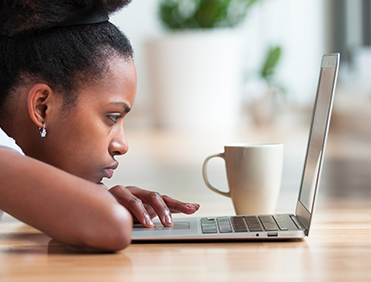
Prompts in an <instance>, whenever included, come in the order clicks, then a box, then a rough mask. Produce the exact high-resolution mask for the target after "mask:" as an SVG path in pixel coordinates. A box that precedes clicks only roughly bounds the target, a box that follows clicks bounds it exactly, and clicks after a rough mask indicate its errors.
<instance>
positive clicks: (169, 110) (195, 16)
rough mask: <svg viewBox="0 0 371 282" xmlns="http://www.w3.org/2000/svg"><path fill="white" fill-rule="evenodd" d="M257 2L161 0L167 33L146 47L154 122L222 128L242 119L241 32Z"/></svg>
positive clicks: (161, 17)
mask: <svg viewBox="0 0 371 282" xmlns="http://www.w3.org/2000/svg"><path fill="white" fill-rule="evenodd" d="M258 1H259V0H160V2H159V8H158V16H159V20H160V22H161V23H162V24H163V26H164V29H165V32H164V34H163V36H161V37H159V38H155V39H153V40H150V41H149V42H148V44H147V46H146V48H147V58H148V62H149V64H148V69H149V76H150V77H149V78H150V81H151V82H152V85H151V91H152V94H153V109H154V114H155V117H156V119H155V122H156V124H157V125H159V126H161V127H165V128H177V129H180V130H183V129H185V130H188V129H191V130H197V131H203V132H204V131H205V130H208V131H218V132H223V131H224V132H225V131H227V130H228V131H230V130H234V129H236V127H237V126H238V122H239V120H240V116H239V115H240V107H241V95H242V85H243V75H242V73H243V71H242V64H241V61H242V60H241V54H242V47H243V46H242V40H241V39H242V34H241V33H240V32H239V31H238V30H236V28H235V27H236V26H238V25H239V24H240V23H242V22H243V20H244V19H245V18H246V15H247V12H248V10H249V9H250V7H251V6H252V5H253V4H255V3H256V2H258Z"/></svg>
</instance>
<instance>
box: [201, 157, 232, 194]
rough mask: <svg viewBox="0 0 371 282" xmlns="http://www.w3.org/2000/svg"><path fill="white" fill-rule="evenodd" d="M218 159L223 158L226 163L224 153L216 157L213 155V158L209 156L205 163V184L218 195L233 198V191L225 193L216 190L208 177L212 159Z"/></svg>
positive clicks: (203, 169) (203, 168)
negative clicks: (209, 163) (208, 167)
mask: <svg viewBox="0 0 371 282" xmlns="http://www.w3.org/2000/svg"><path fill="white" fill-rule="evenodd" d="M216 157H219V158H222V159H223V160H224V161H225V159H224V153H221V154H215V155H211V156H208V157H207V158H206V159H205V161H204V164H203V166H202V177H203V178H204V181H205V184H206V186H207V187H208V188H209V189H210V190H211V191H214V192H215V193H218V194H220V195H222V196H225V197H231V191H228V192H223V191H220V190H218V189H216V188H215V187H213V186H212V185H211V184H210V182H209V179H208V177H207V163H208V162H209V160H210V159H212V158H216Z"/></svg>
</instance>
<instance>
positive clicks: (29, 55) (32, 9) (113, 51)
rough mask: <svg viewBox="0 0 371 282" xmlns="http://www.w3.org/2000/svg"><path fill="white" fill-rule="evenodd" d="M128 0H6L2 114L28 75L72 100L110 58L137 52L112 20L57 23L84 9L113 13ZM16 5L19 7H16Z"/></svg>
mask: <svg viewBox="0 0 371 282" xmlns="http://www.w3.org/2000/svg"><path fill="white" fill-rule="evenodd" d="M129 2H130V0H126V1H125V0H121V1H119V0H100V1H94V0H80V1H72V0H64V1H62V0H33V1H32V0H23V1H21V0H15V1H14V0H2V1H1V3H0V114H1V112H2V111H3V110H4V109H3V106H4V104H5V102H6V99H7V98H8V97H9V96H10V95H11V94H12V91H13V90H15V89H16V87H18V86H20V85H22V83H24V82H25V80H29V81H34V82H44V83H47V84H48V85H50V86H51V87H52V88H53V89H54V90H56V91H57V92H59V93H61V94H63V99H64V104H65V105H67V106H68V105H71V104H73V102H74V101H76V98H77V96H78V95H77V90H78V89H79V88H80V87H82V86H83V85H85V84H87V83H94V82H95V81H97V80H99V79H101V78H103V77H104V74H105V70H106V69H107V63H108V61H109V59H111V58H114V57H121V58H124V59H129V58H132V57H133V50H132V47H131V45H130V42H129V40H128V39H127V38H126V36H125V35H124V34H123V33H122V32H121V31H120V30H119V29H118V28H117V27H116V26H114V25H113V24H111V23H110V22H108V21H106V22H102V23H95V24H84V25H74V26H59V24H60V23H63V22H65V21H66V20H68V19H71V18H74V17H76V16H77V15H81V14H82V13H84V11H86V12H89V11H92V10H94V11H97V12H98V13H102V14H106V15H108V14H110V13H112V12H114V11H117V10H118V9H120V8H121V7H123V6H125V5H126V4H128V3H129ZM17 9H18V10H17Z"/></svg>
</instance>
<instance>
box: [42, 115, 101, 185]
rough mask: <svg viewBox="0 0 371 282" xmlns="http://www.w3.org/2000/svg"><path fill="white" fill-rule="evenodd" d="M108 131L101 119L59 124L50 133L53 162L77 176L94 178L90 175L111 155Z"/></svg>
mask: <svg viewBox="0 0 371 282" xmlns="http://www.w3.org/2000/svg"><path fill="white" fill-rule="evenodd" d="M77 120H78V119H77ZM106 131H107V129H106V128H105V127H104V126H103V125H102V124H101V123H100V122H99V121H97V120H92V119H90V120H89V119H87V120H83V121H82V120H81V119H80V121H79V122H76V119H75V122H62V123H59V126H58V127H55V128H51V129H50V134H49V135H48V136H47V137H49V140H48V141H49V142H50V143H49V145H50V146H49V153H50V154H52V155H54V160H53V163H54V164H55V165H56V166H57V167H59V168H61V169H63V170H66V171H68V172H70V173H72V174H75V175H77V176H80V177H83V178H91V177H90V176H89V175H91V174H92V173H95V172H96V171H97V170H98V169H100V168H101V166H102V165H104V164H105V161H104V160H105V158H107V157H106V154H107V152H108V149H107V144H106V139H107V135H108V134H107V132H106Z"/></svg>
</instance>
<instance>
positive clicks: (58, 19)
mask: <svg viewBox="0 0 371 282" xmlns="http://www.w3.org/2000/svg"><path fill="white" fill-rule="evenodd" d="M130 1H131V0H1V1H0V35H1V36H14V35H17V34H22V33H26V32H31V31H37V30H43V29H48V28H51V27H53V26H57V25H59V24H60V23H63V22H65V21H67V20H69V19H71V18H74V17H77V16H78V15H81V14H83V13H84V12H87V11H92V10H95V11H97V12H98V13H101V14H106V15H109V14H111V13H113V12H116V11H118V10H119V9H121V8H123V7H124V6H126V5H127V4H129V3H130Z"/></svg>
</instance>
